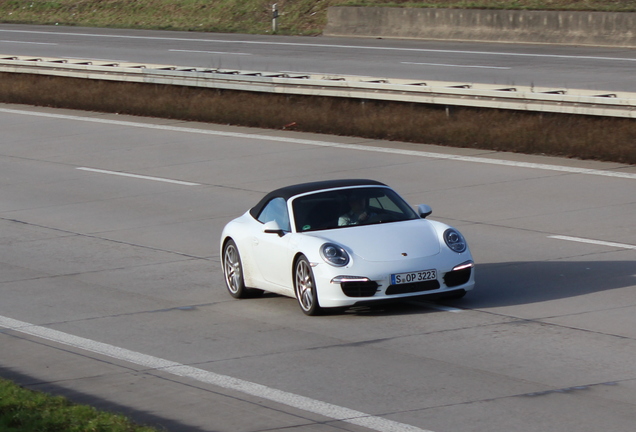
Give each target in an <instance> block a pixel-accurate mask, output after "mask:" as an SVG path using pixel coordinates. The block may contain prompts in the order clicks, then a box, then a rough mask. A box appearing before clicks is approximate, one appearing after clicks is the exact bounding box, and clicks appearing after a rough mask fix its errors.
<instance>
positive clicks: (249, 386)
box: [0, 316, 431, 432]
mask: <svg viewBox="0 0 636 432" xmlns="http://www.w3.org/2000/svg"><path fill="white" fill-rule="evenodd" d="M0 327H4V328H6V329H8V330H12V331H16V332H20V333H24V334H27V335H30V336H35V337H38V338H42V339H46V340H49V341H52V342H55V343H59V344H63V345H66V346H70V347H74V348H78V349H81V350H85V351H90V352H93V353H95V354H99V355H103V356H106V357H110V358H114V359H117V360H122V361H126V362H129V363H133V364H136V365H138V366H142V367H145V368H149V369H152V370H156V371H160V372H165V373H169V374H172V375H176V376H179V377H183V378H189V379H193V380H195V381H198V382H202V383H206V384H212V385H215V386H218V387H222V388H224V389H227V390H234V391H238V392H241V393H245V394H248V395H251V396H256V397H258V398H262V399H267V400H269V401H272V402H277V403H280V404H283V405H286V406H289V407H292V408H297V409H300V410H303V411H307V412H311V413H314V414H319V415H321V416H324V417H327V418H331V419H333V420H337V421H343V422H345V423H350V424H354V425H357V426H362V427H365V428H368V429H372V430H375V431H378V432H431V431H429V430H426V429H420V428H418V427H415V426H411V425H408V424H405V423H399V422H396V421H393V420H388V419H385V418H383V417H376V416H373V415H370V414H366V413H363V412H360V411H356V410H352V409H349V408H344V407H341V406H338V405H333V404H330V403H327V402H323V401H320V400H316V399H311V398H308V397H305V396H300V395H297V394H293V393H289V392H286V391H282V390H277V389H275V388H271V387H267V386H264V385H261V384H256V383H253V382H250V381H245V380H241V379H238V378H233V377H231V376H227V375H220V374H217V373H214V372H210V371H206V370H203V369H199V368H195V367H192V366H187V365H184V364H181V363H177V362H173V361H170V360H165V359H162V358H159V357H154V356H150V355H146V354H142V353H140V352H136V351H131V350H128V349H125V348H120V347H117V346H114V345H109V344H105V343H102V342H97V341H94V340H91V339H85V338H82V337H79V336H74V335H71V334H68V333H63V332H61V331H58V330H53V329H50V328H46V327H41V326H37V325H34V324H31V323H27V322H23V321H18V320H15V319H12V318H8V317H4V316H0Z"/></svg>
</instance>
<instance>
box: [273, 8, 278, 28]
mask: <svg viewBox="0 0 636 432" xmlns="http://www.w3.org/2000/svg"><path fill="white" fill-rule="evenodd" d="M277 31H278V7H277V6H276V3H274V4H273V5H272V33H276V32H277Z"/></svg>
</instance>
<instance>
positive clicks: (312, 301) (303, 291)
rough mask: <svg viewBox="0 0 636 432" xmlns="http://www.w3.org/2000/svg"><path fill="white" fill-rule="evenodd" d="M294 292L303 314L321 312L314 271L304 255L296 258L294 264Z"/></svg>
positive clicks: (317, 313)
mask: <svg viewBox="0 0 636 432" xmlns="http://www.w3.org/2000/svg"><path fill="white" fill-rule="evenodd" d="M294 292H295V294H296V299H297V300H298V304H299V305H300V309H301V310H302V311H303V313H304V314H305V315H319V314H320V313H321V312H322V308H321V307H320V304H319V303H318V293H317V292H316V281H315V280H314V272H313V271H312V269H311V265H310V264H309V261H307V258H305V257H304V256H303V257H300V258H298V261H296V265H295V266H294Z"/></svg>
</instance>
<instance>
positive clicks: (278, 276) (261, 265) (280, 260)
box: [252, 197, 294, 290]
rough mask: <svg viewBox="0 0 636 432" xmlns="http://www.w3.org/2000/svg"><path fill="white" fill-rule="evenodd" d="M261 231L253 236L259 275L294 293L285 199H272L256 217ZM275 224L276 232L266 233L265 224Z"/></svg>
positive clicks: (291, 249) (290, 244) (291, 251)
mask: <svg viewBox="0 0 636 432" xmlns="http://www.w3.org/2000/svg"><path fill="white" fill-rule="evenodd" d="M257 219H258V221H259V222H260V223H262V224H263V225H262V229H261V230H259V231H258V232H256V233H254V237H253V239H252V241H253V249H252V250H253V256H254V260H255V261H256V265H257V266H258V269H259V271H260V272H261V275H262V276H263V278H264V279H265V281H266V282H268V283H270V284H273V285H275V286H278V287H280V288H283V289H285V290H293V287H292V285H291V284H292V273H291V267H292V263H291V260H292V257H293V253H294V251H293V246H292V238H293V235H292V233H291V225H290V220H289V212H288V210H287V202H286V200H285V199H284V198H280V197H278V198H273V199H272V200H271V201H269V202H268V203H267V204H266V205H265V207H263V210H262V211H261V213H260V214H259V215H258V218H257ZM272 221H274V222H276V224H277V226H278V227H279V228H280V231H279V232H265V224H267V223H268V222H272Z"/></svg>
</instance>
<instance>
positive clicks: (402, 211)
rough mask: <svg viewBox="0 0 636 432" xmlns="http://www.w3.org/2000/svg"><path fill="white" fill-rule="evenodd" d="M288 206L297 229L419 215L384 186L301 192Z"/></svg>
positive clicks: (397, 219)
mask: <svg viewBox="0 0 636 432" xmlns="http://www.w3.org/2000/svg"><path fill="white" fill-rule="evenodd" d="M292 208H293V211H294V222H295V226H296V231H297V232H308V231H317V230H325V229H333V228H344V227H349V226H355V225H369V224H378V223H387V222H399V221H404V220H410V219H419V216H418V215H417V213H416V212H415V211H414V210H413V209H412V208H411V207H410V206H409V205H408V204H407V203H406V202H405V201H404V200H403V199H402V198H401V197H400V196H399V195H398V194H397V193H395V192H394V191H393V190H391V189H389V188H385V187H363V188H349V189H339V190H334V191H328V192H318V193H314V194H310V195H304V196H301V197H298V198H296V199H294V201H293V202H292Z"/></svg>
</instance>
